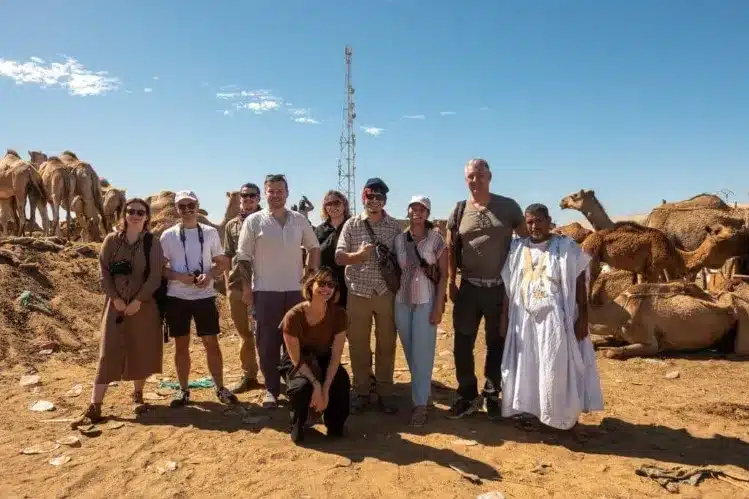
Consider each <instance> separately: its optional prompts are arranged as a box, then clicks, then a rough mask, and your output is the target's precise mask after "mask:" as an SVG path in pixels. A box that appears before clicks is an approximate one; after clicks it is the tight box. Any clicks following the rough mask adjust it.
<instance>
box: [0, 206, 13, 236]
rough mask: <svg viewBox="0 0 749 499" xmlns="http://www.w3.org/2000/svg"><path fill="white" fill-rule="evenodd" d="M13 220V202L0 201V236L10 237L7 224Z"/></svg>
mask: <svg viewBox="0 0 749 499" xmlns="http://www.w3.org/2000/svg"><path fill="white" fill-rule="evenodd" d="M12 218H13V202H12V201H11V200H10V199H0V230H2V233H0V235H2V236H4V237H8V236H10V232H8V222H10V221H11V219H12Z"/></svg>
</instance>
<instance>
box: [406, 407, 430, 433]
mask: <svg viewBox="0 0 749 499" xmlns="http://www.w3.org/2000/svg"><path fill="white" fill-rule="evenodd" d="M427 419H429V414H428V412H427V406H425V405H418V406H416V407H414V409H413V412H411V421H409V423H408V425H409V426H413V427H417V428H418V427H421V426H424V425H425V424H426V423H427Z"/></svg>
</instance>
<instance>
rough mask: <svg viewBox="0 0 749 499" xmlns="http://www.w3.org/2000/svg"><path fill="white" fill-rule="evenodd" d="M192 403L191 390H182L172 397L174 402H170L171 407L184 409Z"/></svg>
mask: <svg viewBox="0 0 749 499" xmlns="http://www.w3.org/2000/svg"><path fill="white" fill-rule="evenodd" d="M189 403H190V390H185V389H182V388H180V389H179V390H177V391H176V392H174V395H173V396H172V401H171V402H169V407H173V408H176V407H184V406H186V405H187V404H189Z"/></svg>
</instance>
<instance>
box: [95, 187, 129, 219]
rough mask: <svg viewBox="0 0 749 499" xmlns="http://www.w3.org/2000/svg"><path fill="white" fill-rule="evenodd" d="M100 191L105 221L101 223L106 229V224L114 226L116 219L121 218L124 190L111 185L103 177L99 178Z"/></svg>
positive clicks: (123, 209)
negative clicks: (102, 197)
mask: <svg viewBox="0 0 749 499" xmlns="http://www.w3.org/2000/svg"><path fill="white" fill-rule="evenodd" d="M99 185H100V187H101V191H102V193H103V194H104V199H103V201H102V204H103V206H104V218H105V219H106V223H105V224H103V226H104V230H105V231H106V230H107V229H106V228H107V226H109V227H114V226H115V225H117V221H118V220H119V219H120V218H122V214H123V213H124V211H125V202H126V201H127V197H126V196H125V194H126V192H127V191H126V190H124V189H118V188H116V187H113V186H112V185H111V184H110V183H109V182H108V181H107V179H105V178H102V179H100V180H99Z"/></svg>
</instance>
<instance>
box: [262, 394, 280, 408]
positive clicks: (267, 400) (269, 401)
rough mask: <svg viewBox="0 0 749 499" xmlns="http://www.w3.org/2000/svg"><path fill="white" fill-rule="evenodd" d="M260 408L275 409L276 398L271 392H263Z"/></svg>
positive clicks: (276, 406)
mask: <svg viewBox="0 0 749 499" xmlns="http://www.w3.org/2000/svg"><path fill="white" fill-rule="evenodd" d="M262 406H263V409H277V408H278V398H277V397H276V396H275V395H273V394H272V393H271V392H265V396H264V397H263V402H262Z"/></svg>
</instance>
